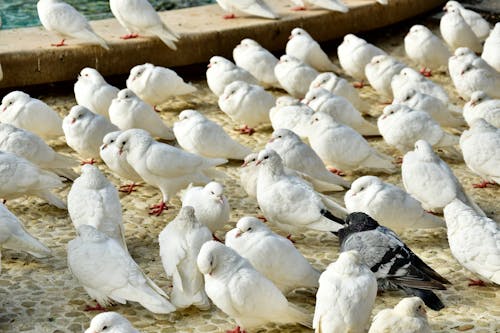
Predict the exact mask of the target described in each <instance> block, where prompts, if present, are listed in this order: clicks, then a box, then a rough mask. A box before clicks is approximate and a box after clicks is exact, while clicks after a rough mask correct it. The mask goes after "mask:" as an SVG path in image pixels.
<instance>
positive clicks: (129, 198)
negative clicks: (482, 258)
mask: <svg viewBox="0 0 500 333" xmlns="http://www.w3.org/2000/svg"><path fill="white" fill-rule="evenodd" d="M414 22H416V21H414ZM414 22H406V23H404V24H400V25H398V26H396V27H392V28H388V29H384V30H380V31H377V32H375V33H371V34H368V35H364V37H366V38H367V39H368V40H369V41H370V42H373V43H375V44H377V45H379V46H381V47H382V48H384V49H385V50H386V51H389V52H390V53H391V54H392V55H394V56H396V57H398V58H401V59H402V60H403V61H405V62H408V61H409V60H408V59H406V58H404V50H403V47H402V38H403V36H404V34H405V33H406V32H407V31H408V29H409V27H410V26H411V25H412V23H414ZM426 23H427V24H428V25H433V26H434V27H435V22H434V21H432V20H427V21H426ZM337 45H338V43H336V42H332V43H330V44H328V45H325V48H326V49H327V50H329V51H330V55H331V56H332V57H333V59H335V60H336V55H335V49H336V46H337ZM433 80H435V81H436V82H438V83H440V84H443V85H444V86H445V87H446V89H447V90H448V92H449V93H450V94H451V96H452V100H453V102H455V103H457V104H459V105H463V103H464V102H463V101H459V100H458V98H457V95H456V93H454V91H453V87H452V85H451V83H450V80H449V79H448V78H447V77H446V76H445V75H444V74H439V75H436V76H434V77H433ZM193 83H194V84H195V85H196V86H197V87H198V89H199V92H198V93H196V94H195V96H188V97H186V98H175V99H173V100H172V101H171V103H167V104H165V105H163V106H162V110H163V112H162V113H161V115H162V117H163V118H164V120H165V122H166V123H168V124H170V125H171V124H172V123H173V122H174V121H175V120H176V117H177V115H178V113H179V112H180V111H182V110H184V109H187V108H193V109H197V110H199V111H201V112H203V113H204V114H205V115H207V116H208V117H209V118H210V119H213V120H215V121H217V122H218V123H220V124H222V125H224V127H225V129H226V130H227V131H228V132H229V133H230V134H231V135H232V136H233V137H234V138H236V139H237V140H239V141H240V142H242V143H244V144H247V145H248V146H250V147H252V148H253V149H255V150H259V149H261V148H263V147H264V145H265V143H266V142H267V140H268V139H269V136H270V134H271V132H272V128H271V127H270V126H262V127H260V128H258V131H257V133H255V134H254V135H253V136H250V137H249V136H239V135H237V133H236V132H235V131H233V128H234V127H236V126H237V125H239V124H234V123H232V122H231V120H230V119H229V118H228V117H227V116H226V115H225V114H223V113H222V112H221V111H220V110H218V107H217V100H216V98H215V96H214V95H213V94H212V93H211V92H210V91H209V90H208V88H207V85H206V82H205V81H204V76H203V75H201V73H200V74H199V75H197V76H196V78H195V79H193ZM123 85H124V82H123V83H121V84H120V86H123ZM274 93H276V94H277V95H278V94H281V93H280V92H274ZM360 93H361V95H362V97H363V98H365V99H366V100H368V101H369V102H370V104H372V105H373V111H374V113H375V114H380V112H381V111H382V109H383V105H382V104H381V103H380V102H382V100H381V99H379V98H378V96H377V95H376V94H375V93H374V91H373V90H372V89H371V87H365V88H363V89H361V91H360ZM35 96H36V97H38V98H41V99H43V100H44V101H45V102H47V103H48V104H49V105H51V106H53V107H54V108H55V109H56V110H57V111H58V112H60V114H61V115H62V116H64V115H66V114H67V112H68V110H69V109H70V108H71V106H73V105H74V104H75V101H74V97H73V95H72V84H67V85H58V86H56V87H54V86H47V87H46V88H44V89H43V90H42V91H41V92H40V91H38V93H36V94H35ZM375 120H376V119H375V118H372V119H371V121H375ZM370 142H371V143H372V144H373V145H374V146H376V147H377V149H379V150H381V151H383V152H385V153H388V154H390V155H392V156H394V157H397V156H398V153H397V151H395V150H394V149H392V148H390V147H389V146H388V145H387V144H385V143H384V142H383V140H382V139H380V138H375V139H370ZM52 145H53V147H54V148H55V149H56V150H57V151H59V152H64V153H68V154H71V155H72V156H74V157H75V158H78V156H77V155H76V154H75V153H74V152H73V151H72V150H71V149H70V148H68V147H67V146H66V145H65V143H64V141H63V140H59V141H55V142H52ZM448 162H449V163H450V166H451V167H452V169H453V170H454V172H455V174H456V175H457V176H458V178H459V179H460V181H461V182H462V184H463V185H464V187H465V189H466V191H467V192H468V193H469V194H470V195H471V196H472V197H473V198H474V200H476V202H477V203H478V204H479V205H480V206H481V207H482V208H483V209H484V210H485V211H486V212H487V213H488V214H489V215H490V216H492V217H493V218H495V219H497V220H498V218H499V217H500V216H499V214H500V211H499V206H498V198H499V197H500V187H499V186H494V187H488V188H486V189H474V188H472V184H473V183H477V182H479V180H480V179H479V177H477V176H476V175H475V174H473V173H472V172H471V171H470V170H469V169H467V167H466V166H465V165H464V163H457V162H453V161H448ZM98 166H99V168H100V169H101V170H102V171H104V172H105V173H106V174H107V176H108V178H109V179H110V180H111V181H112V182H113V183H115V184H116V185H119V184H120V183H121V182H122V180H120V179H117V178H116V177H115V176H113V175H112V174H110V173H109V170H108V169H107V168H106V166H105V165H103V164H98ZM220 169H221V170H223V171H225V172H226V173H227V174H228V176H229V177H228V179H227V180H226V182H225V186H226V189H227V196H228V198H229V201H230V204H231V207H232V213H231V224H230V225H228V226H227V227H226V230H229V229H230V228H232V227H233V223H234V222H236V221H237V220H238V219H239V218H240V217H242V216H244V215H256V214H259V213H260V212H259V209H258V206H257V204H256V202H255V201H253V200H251V199H249V198H247V197H246V196H245V193H244V192H243V190H242V189H241V187H240V186H239V181H238V179H239V178H238V169H239V163H236V162H233V163H229V164H228V165H226V166H224V167H222V168H220ZM358 176H360V175H354V176H352V177H348V179H350V180H353V179H355V178H356V177H358ZM382 178H383V179H384V180H386V181H389V182H391V183H393V184H397V185H400V186H402V183H401V176H400V174H399V173H397V174H395V175H392V176H382ZM70 185H71V184H69V183H68V184H67V186H66V187H65V188H63V189H62V190H61V191H60V192H59V195H61V196H63V197H65V196H66V195H67V191H68V189H69V187H70ZM343 194H344V193H343V192H341V193H335V194H334V195H333V197H334V198H336V199H339V200H341V199H342V197H343ZM159 200H160V193H159V191H158V190H157V189H155V188H153V187H150V186H143V187H140V188H139V189H138V191H137V192H134V193H133V194H131V195H122V198H121V203H122V206H123V220H124V223H125V228H126V239H127V244H128V247H129V250H130V253H131V255H132V256H133V258H134V259H135V260H136V261H137V263H138V264H139V265H140V266H141V268H142V269H143V270H144V271H145V272H146V274H147V275H148V276H149V277H151V278H152V279H153V280H154V281H155V282H156V283H157V284H158V285H159V286H160V287H162V288H164V289H165V290H168V289H169V285H170V281H169V280H168V279H167V278H166V276H165V273H164V271H163V268H162V265H161V262H160V258H159V255H158V241H157V236H158V234H159V233H160V231H161V230H162V229H163V228H164V226H165V225H166V224H167V223H168V222H169V221H171V220H172V219H173V218H174V216H175V215H176V214H177V212H178V209H179V207H180V201H179V200H178V198H175V199H174V200H173V201H172V202H171V204H172V205H173V209H170V210H168V211H167V212H165V213H164V214H163V215H162V216H160V217H151V216H149V215H148V213H147V207H148V206H149V205H151V204H154V203H156V202H158V201H159ZM7 206H8V208H9V209H10V210H11V211H12V212H13V213H14V214H16V215H17V216H18V217H20V218H21V219H22V220H23V221H24V223H25V225H26V227H27V229H28V230H29V231H30V232H31V233H32V234H33V235H35V236H36V237H38V238H39V239H40V240H42V241H43V242H44V243H45V244H47V245H48V246H49V247H50V248H51V250H52V251H53V254H54V256H53V257H52V258H48V259H40V260H37V259H34V258H30V257H29V256H28V255H25V254H18V253H15V252H13V251H3V253H2V254H3V258H2V273H1V275H0V331H2V332H54V333H55V332H58V333H60V332H82V331H83V330H84V329H85V328H86V327H88V323H89V321H90V319H91V318H92V317H93V316H94V315H95V313H89V312H84V311H83V309H84V308H85V306H86V305H93V304H94V302H93V301H92V300H91V299H90V297H89V296H88V295H87V294H86V293H85V291H84V290H83V288H82V287H80V286H79V284H78V283H77V281H76V280H75V279H74V278H73V277H72V275H71V273H70V272H69V270H68V268H67V264H66V244H67V242H68V241H70V240H71V239H73V238H74V237H75V232H74V229H73V226H72V224H71V221H70V219H69V216H68V214H67V212H65V211H62V210H58V209H55V208H54V207H52V206H49V205H47V204H45V203H44V202H42V201H41V200H38V199H34V198H26V199H18V200H12V201H9V202H8V203H7ZM402 237H403V239H404V240H405V241H406V242H407V244H408V245H409V246H410V248H412V249H413V250H414V252H415V253H417V254H418V255H419V256H420V257H421V258H423V259H424V261H426V262H427V263H429V264H430V265H431V266H432V267H433V268H434V269H436V271H438V272H439V273H440V274H441V275H443V276H444V277H446V278H447V279H449V280H450V281H451V282H452V284H453V285H452V286H450V288H449V289H448V290H446V291H442V292H438V295H439V297H440V298H441V299H442V300H443V302H444V304H445V305H446V308H445V309H443V310H442V311H440V312H434V311H428V316H429V321H430V323H431V325H432V328H433V330H434V331H435V332H454V331H468V332H478V333H479V332H484V333H486V332H495V331H496V332H499V331H500V291H499V289H498V287H494V286H487V287H468V286H467V283H468V278H471V277H474V276H473V275H472V274H471V273H470V272H468V271H466V270H465V269H464V268H462V267H461V266H460V265H459V264H458V263H457V262H456V261H455V259H454V258H453V257H452V256H451V254H450V250H449V247H448V244H447V240H446V231H445V230H444V229H435V230H418V231H409V232H405V233H404V234H402ZM295 239H296V241H297V243H296V246H297V248H298V249H299V250H300V251H301V252H302V253H303V254H304V255H305V256H306V257H307V258H308V259H309V260H310V261H311V262H312V263H313V265H314V266H315V267H316V268H318V269H320V270H323V269H324V268H325V267H326V266H327V265H328V264H329V263H331V262H332V261H333V260H335V259H336V258H337V255H338V242H337V240H336V238H335V237H333V236H331V235H329V234H324V233H318V232H307V233H305V234H304V235H297V236H296V237H295ZM314 293H315V291H314V290H296V291H295V292H293V293H292V294H290V295H289V299H290V300H291V301H292V302H293V303H295V304H298V305H300V306H302V307H304V308H306V309H307V310H308V311H310V312H311V313H312V312H313V311H314V302H315V298H314ZM402 297H404V295H403V294H401V293H398V292H390V293H384V294H383V295H382V296H380V297H377V300H376V305H375V309H374V310H373V314H376V313H377V312H378V311H380V310H381V309H383V308H386V307H392V306H394V305H395V304H396V303H397V302H399V300H400V299H401V298H402ZM110 310H113V311H117V312H119V313H121V314H123V315H125V316H126V317H127V318H128V319H129V320H130V321H131V322H132V323H133V324H134V325H135V326H136V327H137V328H138V329H139V330H140V331H141V332H162V333H166V332H220V331H223V330H226V329H230V328H233V327H234V326H235V324H234V322H233V321H232V320H231V319H230V318H228V317H227V316H226V315H225V314H224V313H222V312H221V311H219V310H218V309H217V308H216V307H215V306H212V308H211V310H210V311H205V312H201V311H198V310H196V309H188V310H184V311H180V312H175V313H172V314H169V315H155V314H152V313H150V312H148V311H146V310H145V309H143V308H142V307H141V306H140V305H139V304H137V303H132V304H127V305H119V306H114V307H112V308H111V309H110ZM258 331H259V332H308V331H309V330H308V329H306V328H303V327H300V326H274V325H269V326H266V327H264V328H262V329H260V330H258Z"/></svg>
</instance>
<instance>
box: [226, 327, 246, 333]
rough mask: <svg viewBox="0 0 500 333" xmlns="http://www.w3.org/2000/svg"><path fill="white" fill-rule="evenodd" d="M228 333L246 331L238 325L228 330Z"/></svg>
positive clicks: (243, 332)
mask: <svg viewBox="0 0 500 333" xmlns="http://www.w3.org/2000/svg"><path fill="white" fill-rule="evenodd" d="M226 333H246V331H245V330H241V328H240V327H239V326H238V327H236V328H235V329H234V330H229V331H226Z"/></svg>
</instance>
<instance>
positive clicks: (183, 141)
mask: <svg viewBox="0 0 500 333" xmlns="http://www.w3.org/2000/svg"><path fill="white" fill-rule="evenodd" d="M173 128H174V133H175V136H176V138H177V142H178V143H179V145H180V146H181V147H182V148H183V149H185V150H187V151H188V152H190V153H193V154H197V155H201V156H203V157H209V158H225V159H230V160H243V159H244V158H245V156H247V155H248V154H250V153H251V152H252V150H251V149H250V148H248V147H245V146H243V145H242V144H240V143H239V142H237V141H235V140H233V139H232V138H231V137H230V136H229V135H228V134H227V133H226V132H225V131H224V128H223V127H222V126H220V125H219V124H217V123H216V122H214V121H212V120H210V119H208V118H207V117H205V116H204V115H203V114H201V113H200V112H198V111H195V110H184V111H182V112H181V113H180V114H179V121H177V122H175V123H174V127H173Z"/></svg>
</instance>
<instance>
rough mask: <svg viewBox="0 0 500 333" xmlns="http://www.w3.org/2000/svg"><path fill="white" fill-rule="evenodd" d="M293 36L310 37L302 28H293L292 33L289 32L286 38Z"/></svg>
mask: <svg viewBox="0 0 500 333" xmlns="http://www.w3.org/2000/svg"><path fill="white" fill-rule="evenodd" d="M295 37H305V38H309V39H311V36H310V35H309V34H308V33H307V31H305V30H304V29H302V28H295V29H293V30H292V33H291V34H290V36H289V37H288V39H292V38H295Z"/></svg>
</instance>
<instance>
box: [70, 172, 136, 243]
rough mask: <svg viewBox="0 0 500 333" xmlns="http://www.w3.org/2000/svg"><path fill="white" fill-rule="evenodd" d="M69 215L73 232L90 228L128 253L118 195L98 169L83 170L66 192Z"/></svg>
mask: <svg viewBox="0 0 500 333" xmlns="http://www.w3.org/2000/svg"><path fill="white" fill-rule="evenodd" d="M68 213H69V216H70V218H71V221H72V222H73V226H74V227H75V229H78V227H79V226H81V225H84V224H87V225H91V226H93V227H94V228H96V229H97V230H99V231H100V232H102V233H104V234H106V235H107V236H108V237H110V238H113V239H114V240H116V241H117V242H118V243H119V244H120V245H121V246H122V248H124V249H125V250H127V243H126V241H125V228H124V227H123V221H122V205H121V204H120V197H119V196H118V191H117V190H116V188H115V187H114V185H113V184H111V183H110V182H109V180H107V179H106V176H104V174H103V173H102V172H101V171H99V169H98V168H97V167H95V166H93V165H84V166H83V167H82V174H81V176H80V177H78V178H77V179H75V181H74V182H73V185H71V189H70V190H69V192H68Z"/></svg>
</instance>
